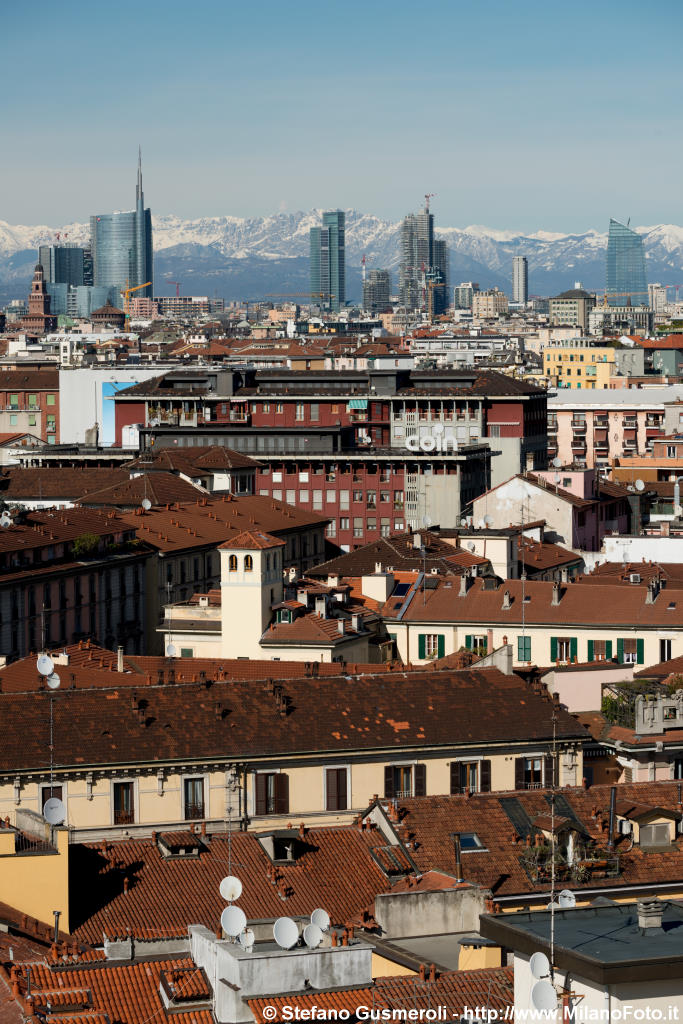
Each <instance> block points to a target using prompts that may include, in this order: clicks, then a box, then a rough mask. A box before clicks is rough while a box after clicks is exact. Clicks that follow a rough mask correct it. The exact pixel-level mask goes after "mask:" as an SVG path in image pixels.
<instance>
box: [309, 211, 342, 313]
mask: <svg viewBox="0 0 683 1024" xmlns="http://www.w3.org/2000/svg"><path fill="white" fill-rule="evenodd" d="M345 225H346V215H345V214H344V213H343V212H342V210H332V211H330V212H328V213H323V226H322V227H321V228H311V230H310V233H309V241H310V272H311V293H312V294H311V301H312V302H316V301H317V302H319V304H320V305H321V306H322V307H323V308H324V309H328V310H330V311H332V312H334V313H338V312H339V310H340V308H341V307H342V306H343V305H344V304H345V302H346V240H345V234H346V227H345Z"/></svg>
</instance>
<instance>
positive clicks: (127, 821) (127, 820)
mask: <svg viewBox="0 0 683 1024" xmlns="http://www.w3.org/2000/svg"><path fill="white" fill-rule="evenodd" d="M134 823H135V814H134V812H133V811H114V824H115V825H133V824H134Z"/></svg>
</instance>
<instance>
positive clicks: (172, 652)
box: [166, 644, 178, 658]
mask: <svg viewBox="0 0 683 1024" xmlns="http://www.w3.org/2000/svg"><path fill="white" fill-rule="evenodd" d="M177 653H178V652H177V651H176V649H175V644H169V645H168V647H167V648H166V657H167V658H175V656H176V654H177Z"/></svg>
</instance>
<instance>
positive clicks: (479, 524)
mask: <svg viewBox="0 0 683 1024" xmlns="http://www.w3.org/2000/svg"><path fill="white" fill-rule="evenodd" d="M485 526H486V523H485V522H484V520H483V519H480V520H479V521H478V523H477V529H478V530H483V529H484V528H485Z"/></svg>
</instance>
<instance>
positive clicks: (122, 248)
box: [90, 155, 154, 298]
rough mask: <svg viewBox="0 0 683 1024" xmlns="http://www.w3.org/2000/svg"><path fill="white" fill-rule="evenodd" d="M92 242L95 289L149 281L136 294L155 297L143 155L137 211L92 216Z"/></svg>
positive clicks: (134, 285)
mask: <svg viewBox="0 0 683 1024" xmlns="http://www.w3.org/2000/svg"><path fill="white" fill-rule="evenodd" d="M90 243H91V248H92V259H93V279H94V284H95V285H96V286H101V287H105V288H112V287H115V288H118V289H119V290H121V289H122V288H126V287H129V288H135V287H136V286H137V285H140V284H145V282H147V281H149V282H150V284H149V285H148V286H147V288H141V289H140V291H139V292H136V295H137V296H147V297H149V298H151V297H152V295H153V293H154V276H153V264H152V213H151V211H150V210H149V209H145V197H144V194H143V191H142V159H141V156H140V155H138V180H137V189H136V202H135V209H134V210H130V211H126V212H124V213H103V214H100V215H99V216H94V217H91V218H90ZM126 282H128V284H127V285H126Z"/></svg>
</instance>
